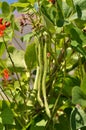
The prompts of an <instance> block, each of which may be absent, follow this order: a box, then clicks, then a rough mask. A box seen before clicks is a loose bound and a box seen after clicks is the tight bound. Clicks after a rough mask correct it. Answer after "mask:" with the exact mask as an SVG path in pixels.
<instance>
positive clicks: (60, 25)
mask: <svg viewBox="0 0 86 130" xmlns="http://www.w3.org/2000/svg"><path fill="white" fill-rule="evenodd" d="M56 25H57V26H58V27H62V26H63V25H64V20H63V19H58V20H57V21H56Z"/></svg>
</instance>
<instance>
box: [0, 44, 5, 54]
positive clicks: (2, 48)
mask: <svg viewBox="0 0 86 130" xmlns="http://www.w3.org/2000/svg"><path fill="white" fill-rule="evenodd" d="M4 50H5V46H4V43H3V42H0V56H2V54H3V53H4Z"/></svg>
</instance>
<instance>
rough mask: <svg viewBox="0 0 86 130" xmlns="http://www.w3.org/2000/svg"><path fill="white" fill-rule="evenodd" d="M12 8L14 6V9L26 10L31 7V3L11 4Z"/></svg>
mask: <svg viewBox="0 0 86 130" xmlns="http://www.w3.org/2000/svg"><path fill="white" fill-rule="evenodd" d="M11 6H13V7H22V8H25V7H28V6H29V3H21V2H15V3H13V4H11Z"/></svg>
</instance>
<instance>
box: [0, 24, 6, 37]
mask: <svg viewBox="0 0 86 130" xmlns="http://www.w3.org/2000/svg"><path fill="white" fill-rule="evenodd" d="M5 29H6V26H5V24H0V37H2V36H3V34H4V30H5Z"/></svg>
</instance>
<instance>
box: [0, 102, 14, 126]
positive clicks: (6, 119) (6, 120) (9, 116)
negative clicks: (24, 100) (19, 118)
mask: <svg viewBox="0 0 86 130" xmlns="http://www.w3.org/2000/svg"><path fill="white" fill-rule="evenodd" d="M1 118H2V123H3V124H13V118H14V115H13V112H12V111H11V109H10V107H9V106H8V105H7V104H6V102H5V101H3V102H2V111H1Z"/></svg>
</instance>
